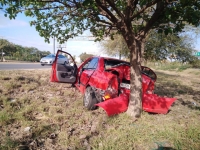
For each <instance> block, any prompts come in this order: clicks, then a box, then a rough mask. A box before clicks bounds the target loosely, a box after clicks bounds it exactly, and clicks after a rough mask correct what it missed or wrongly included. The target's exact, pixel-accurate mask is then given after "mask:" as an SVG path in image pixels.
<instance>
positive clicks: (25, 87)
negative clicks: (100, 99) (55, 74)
mask: <svg viewBox="0 0 200 150" xmlns="http://www.w3.org/2000/svg"><path fill="white" fill-rule="evenodd" d="M50 72H51V71H50V70H37V71H36V70H26V71H0V135H1V136H0V149H2V150H7V149H8V150H9V149H19V150H25V149H34V150H35V149H45V150H75V149H77V150H90V149H92V150H129V149H130V150H132V149H134V150H199V149H200V88H199V87H200V70H197V69H186V70H183V71H180V70H173V71H167V70H165V71H163V70H160V69H159V68H157V69H156V73H157V76H158V79H157V82H156V88H155V93H157V94H158V95H161V96H168V97H176V98H177V101H175V103H174V104H173V106H172V107H171V109H170V111H169V113H168V114H166V115H162V114H150V113H147V112H142V117H141V118H140V119H139V120H138V121H137V122H132V120H131V118H130V117H129V116H127V114H126V113H122V114H120V115H116V116H113V117H107V116H106V114H105V112H104V111H103V110H102V109H97V110H95V111H87V110H85V109H84V108H83V104H82V95H81V94H80V93H79V91H77V90H76V89H75V88H72V87H70V85H68V84H64V83H51V82H50V81H49V79H50Z"/></svg>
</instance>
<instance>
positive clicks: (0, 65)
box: [0, 62, 51, 70]
mask: <svg viewBox="0 0 200 150" xmlns="http://www.w3.org/2000/svg"><path fill="white" fill-rule="evenodd" d="M24 69H51V65H48V66H47V65H45V66H41V65H40V63H16V62H12V63H11V62H0V70H24Z"/></svg>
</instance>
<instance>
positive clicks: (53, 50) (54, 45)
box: [53, 36, 55, 55]
mask: <svg viewBox="0 0 200 150" xmlns="http://www.w3.org/2000/svg"><path fill="white" fill-rule="evenodd" d="M53 54H54V55H55V36H53Z"/></svg>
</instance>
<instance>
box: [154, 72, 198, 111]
mask: <svg viewBox="0 0 200 150" xmlns="http://www.w3.org/2000/svg"><path fill="white" fill-rule="evenodd" d="M157 75H158V76H159V77H160V79H158V81H157V82H156V84H155V93H156V94H158V95H160V96H167V97H176V96H180V95H183V96H187V95H190V96H191V97H192V99H191V100H192V102H191V101H189V100H188V99H183V98H179V99H178V101H179V102H180V103H181V104H182V105H184V106H188V107H189V108H191V109H196V110H200V106H198V104H197V103H200V90H193V88H192V87H190V86H188V85H183V84H181V83H180V82H178V81H177V80H176V78H178V77H179V75H169V74H165V73H160V72H159V73H157ZM183 82H184V79H183Z"/></svg>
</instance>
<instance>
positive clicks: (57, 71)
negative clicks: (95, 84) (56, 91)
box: [51, 50, 78, 84]
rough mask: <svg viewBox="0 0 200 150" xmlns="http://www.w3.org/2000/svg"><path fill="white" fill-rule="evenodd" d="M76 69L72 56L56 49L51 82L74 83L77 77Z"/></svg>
mask: <svg viewBox="0 0 200 150" xmlns="http://www.w3.org/2000/svg"><path fill="white" fill-rule="evenodd" d="M77 70H78V68H77V65H76V63H75V61H74V59H73V57H72V56H71V55H70V54H69V53H67V52H65V51H62V50H58V51H57V54H56V57H55V60H54V62H53V65H52V72H51V82H65V83H72V84H74V83H75V82H76V79H77Z"/></svg>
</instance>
